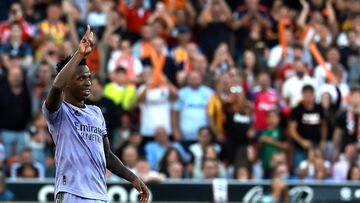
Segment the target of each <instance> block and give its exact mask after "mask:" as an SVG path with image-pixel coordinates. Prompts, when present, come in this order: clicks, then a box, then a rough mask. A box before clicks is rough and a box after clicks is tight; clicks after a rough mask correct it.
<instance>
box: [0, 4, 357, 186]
mask: <svg viewBox="0 0 360 203" xmlns="http://www.w3.org/2000/svg"><path fill="white" fill-rule="evenodd" d="M0 20H2V23H1V24H0V53H1V59H0V60H1V63H0V115H1V116H0V135H1V142H0V169H1V171H2V172H3V173H4V174H6V176H7V177H11V178H13V179H17V178H45V177H54V174H55V165H54V158H53V155H54V149H55V146H54V144H53V142H52V139H51V136H49V132H48V129H47V123H46V120H45V119H44V117H43V115H42V114H41V107H42V104H43V101H44V99H45V97H46V95H47V92H48V90H49V88H50V86H51V84H52V80H53V78H54V76H55V75H56V64H57V63H58V62H59V61H60V60H61V59H62V58H65V57H66V56H69V55H71V54H72V53H74V51H75V50H76V49H77V46H78V43H79V39H80V38H81V36H82V35H83V34H84V32H85V30H86V25H87V24H89V25H90V26H91V28H92V29H93V31H94V32H95V33H96V40H95V46H94V49H93V52H92V53H91V54H90V55H89V56H88V57H87V58H86V62H87V64H88V66H89V68H90V69H91V71H92V73H93V78H92V91H91V96H90V98H89V99H88V101H87V104H94V105H97V106H99V107H100V108H101V110H102V112H103V114H104V117H105V120H106V125H107V132H108V137H109V138H110V140H111V144H112V149H113V150H114V151H115V152H116V154H117V156H118V157H119V158H120V159H121V160H122V161H123V162H124V164H125V165H126V166H128V167H129V168H131V169H132V170H133V171H134V172H135V173H136V174H138V175H139V176H140V177H141V178H142V179H143V180H144V181H162V180H165V179H174V180H175V179H182V178H194V179H212V178H229V179H238V180H241V181H246V180H261V179H270V178H272V177H281V179H292V180H307V181H311V180H324V181H325V180H335V181H344V180H360V164H359V163H360V162H359V160H360V159H359V155H358V152H359V150H360V143H359V138H360V125H359V124H360V118H359V115H360V87H359V86H357V84H359V82H360V1H356V0H334V1H331V0H329V1H327V0H309V1H307V0H300V1H283V0H274V1H270V0H263V1H260V0H243V1H242V0H232V1H231V0H229V1H225V0H163V1H155V0H127V1H125V0H117V1H116V0H90V1H86V0H64V1H51V0H21V1H12V0H2V1H0ZM75 113H76V112H75ZM74 136H75V135H74ZM107 176H108V178H109V180H119V178H118V177H116V176H113V175H112V174H110V173H108V174H107ZM279 185H280V187H281V186H282V185H281V183H279Z"/></svg>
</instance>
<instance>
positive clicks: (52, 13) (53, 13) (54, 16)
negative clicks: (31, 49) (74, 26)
mask: <svg viewBox="0 0 360 203" xmlns="http://www.w3.org/2000/svg"><path fill="white" fill-rule="evenodd" d="M46 12H47V17H46V19H45V20H43V21H41V22H40V24H39V30H40V34H41V36H42V37H44V38H50V39H52V40H54V41H55V42H56V43H63V42H64V40H65V37H66V35H67V34H68V31H69V27H68V25H67V24H65V23H63V22H62V21H61V19H60V18H61V16H62V12H63V11H62V6H61V4H60V3H57V2H52V3H50V5H49V6H48V7H47V11H46Z"/></svg>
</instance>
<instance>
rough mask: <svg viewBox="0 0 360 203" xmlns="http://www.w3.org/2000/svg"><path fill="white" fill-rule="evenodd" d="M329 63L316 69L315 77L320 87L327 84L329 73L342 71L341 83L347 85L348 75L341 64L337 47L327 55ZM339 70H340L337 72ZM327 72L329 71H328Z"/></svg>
mask: <svg viewBox="0 0 360 203" xmlns="http://www.w3.org/2000/svg"><path fill="white" fill-rule="evenodd" d="M326 59H327V62H326V63H325V64H323V65H318V66H316V68H315V72H314V77H315V79H316V81H317V83H318V87H320V86H321V85H322V84H324V83H326V79H327V73H326V72H327V71H330V72H333V73H334V72H338V71H341V74H342V78H339V79H341V81H339V83H347V73H346V70H345V68H344V66H343V65H342V64H340V53H339V50H338V49H337V48H336V47H332V48H331V49H330V50H329V51H328V52H327V54H326ZM336 69H338V70H336ZM326 70H327V71H326Z"/></svg>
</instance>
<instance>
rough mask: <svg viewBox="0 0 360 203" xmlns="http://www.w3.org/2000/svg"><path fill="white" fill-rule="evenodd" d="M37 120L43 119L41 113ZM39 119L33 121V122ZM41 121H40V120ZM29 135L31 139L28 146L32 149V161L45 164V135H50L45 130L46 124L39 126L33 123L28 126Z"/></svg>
mask: <svg viewBox="0 0 360 203" xmlns="http://www.w3.org/2000/svg"><path fill="white" fill-rule="evenodd" d="M36 119H37V120H40V119H42V120H43V119H44V118H43V116H42V115H39V116H38V117H37V118H36ZM36 122H39V121H36V120H35V121H34V123H36ZM40 122H41V121H40ZM29 131H30V136H31V140H30V142H29V148H30V149H31V151H32V156H33V158H34V161H36V162H40V163H42V164H45V159H46V154H45V153H46V142H45V141H46V136H50V135H49V134H48V132H47V125H46V128H44V127H41V126H39V125H36V124H34V125H33V126H31V127H30V130H29Z"/></svg>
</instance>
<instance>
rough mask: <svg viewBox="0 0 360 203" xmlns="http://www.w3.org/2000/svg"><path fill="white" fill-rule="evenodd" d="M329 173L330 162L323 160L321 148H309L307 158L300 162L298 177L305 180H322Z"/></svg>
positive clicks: (327, 176)
mask: <svg viewBox="0 0 360 203" xmlns="http://www.w3.org/2000/svg"><path fill="white" fill-rule="evenodd" d="M330 174H331V163H330V162H329V161H327V160H324V155H323V152H322V150H321V149H320V148H314V147H312V148H311V149H309V150H308V153H307V159H306V160H304V161H302V162H300V165H299V173H298V176H299V178H300V179H307V180H323V179H325V178H329V176H330Z"/></svg>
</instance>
